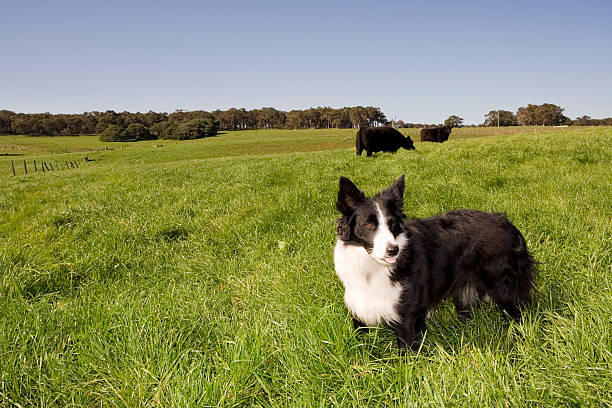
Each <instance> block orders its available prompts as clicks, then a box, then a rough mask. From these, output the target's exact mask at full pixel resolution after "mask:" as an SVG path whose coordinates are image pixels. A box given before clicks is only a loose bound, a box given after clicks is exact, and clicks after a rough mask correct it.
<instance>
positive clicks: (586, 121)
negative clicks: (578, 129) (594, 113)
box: [572, 115, 593, 126]
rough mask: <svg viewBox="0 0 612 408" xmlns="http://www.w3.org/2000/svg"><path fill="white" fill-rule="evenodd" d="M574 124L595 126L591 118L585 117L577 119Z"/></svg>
mask: <svg viewBox="0 0 612 408" xmlns="http://www.w3.org/2000/svg"><path fill="white" fill-rule="evenodd" d="M572 124H573V125H574V126H593V120H592V119H591V117H590V116H587V115H584V116H581V117H579V118H576V120H574V121H573V122H572Z"/></svg>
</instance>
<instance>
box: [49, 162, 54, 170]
mask: <svg viewBox="0 0 612 408" xmlns="http://www.w3.org/2000/svg"><path fill="white" fill-rule="evenodd" d="M49 165H50V166H51V170H53V171H55V168H54V167H53V163H49Z"/></svg>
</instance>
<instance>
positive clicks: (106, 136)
mask: <svg viewBox="0 0 612 408" xmlns="http://www.w3.org/2000/svg"><path fill="white" fill-rule="evenodd" d="M99 139H100V141H101V142H123V141H124V140H123V129H121V127H120V126H118V125H108V126H107V127H106V129H104V131H103V132H102V133H100V137H99Z"/></svg>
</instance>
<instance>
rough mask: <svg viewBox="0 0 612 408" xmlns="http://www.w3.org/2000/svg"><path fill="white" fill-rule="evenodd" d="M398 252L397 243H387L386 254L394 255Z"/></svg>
mask: <svg viewBox="0 0 612 408" xmlns="http://www.w3.org/2000/svg"><path fill="white" fill-rule="evenodd" d="M398 252H399V247H398V246H397V245H389V246H388V247H387V256H395V255H397V253H398Z"/></svg>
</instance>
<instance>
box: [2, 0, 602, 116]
mask: <svg viewBox="0 0 612 408" xmlns="http://www.w3.org/2000/svg"><path fill="white" fill-rule="evenodd" d="M0 14H1V15H2V24H1V25H0V109H9V110H13V111H17V112H47V111H48V112H52V113H60V112H66V113H80V112H83V111H91V110H106V109H113V110H116V111H122V110H128V111H148V110H155V111H166V112H172V111H174V110H176V109H188V110H193V109H205V110H214V109H217V108H220V109H226V108H229V107H244V108H247V109H252V108H258V107H262V106H273V107H276V108H278V109H283V110H290V109H304V108H309V107H313V106H332V107H342V106H353V105H374V106H379V107H380V108H382V110H383V112H385V113H386V114H387V116H388V117H389V118H390V119H393V118H397V119H402V120H405V121H410V122H423V121H426V122H441V121H443V120H444V119H445V118H447V117H448V116H449V115H452V114H458V115H460V116H461V117H463V118H464V119H465V122H466V123H481V122H482V121H483V115H484V114H485V113H486V112H488V111H489V110H490V109H507V110H511V111H515V110H516V109H517V108H518V107H519V106H524V105H527V104H528V103H534V104H541V103H555V104H557V105H560V106H562V107H564V108H565V109H566V111H565V114H566V115H567V116H569V117H571V118H572V119H573V118H575V117H576V116H579V115H583V114H588V115H590V116H592V117H596V118H601V117H610V116H612V1H609V0H605V1H588V0H587V1H571V2H570V1H561V0H558V1H499V2H498V1H494V0H490V1H418V2H417V1H414V2H410V1H321V2H319V1H302V2H292V1H288V0H287V1H265V0H262V1H244V2H236V1H211V2H207V1H175V2H170V1H167V2H160V1H104V2H94V1H57V2H51V1H44V2H42V1H40V2H37V1H27V0H26V1H8V0H2V1H1V2H0Z"/></svg>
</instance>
